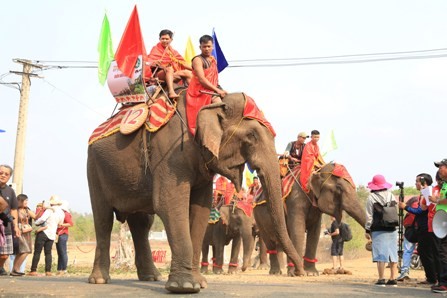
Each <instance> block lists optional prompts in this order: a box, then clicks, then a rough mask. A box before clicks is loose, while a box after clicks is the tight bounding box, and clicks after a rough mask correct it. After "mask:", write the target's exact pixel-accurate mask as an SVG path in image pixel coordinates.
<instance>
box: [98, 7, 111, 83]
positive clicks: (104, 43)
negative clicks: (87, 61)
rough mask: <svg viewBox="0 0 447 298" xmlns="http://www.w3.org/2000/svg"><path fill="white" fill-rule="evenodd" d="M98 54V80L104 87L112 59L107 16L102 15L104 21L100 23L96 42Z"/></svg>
mask: <svg viewBox="0 0 447 298" xmlns="http://www.w3.org/2000/svg"><path fill="white" fill-rule="evenodd" d="M98 53H99V61H98V78H99V82H100V83H101V85H104V83H105V81H106V79H107V73H108V72H109V67H110V63H111V62H112V61H113V59H114V53H113V46H112V34H111V33H110V25H109V20H108V19H107V14H105V15H104V20H103V21H102V28H101V35H100V36H99V42H98Z"/></svg>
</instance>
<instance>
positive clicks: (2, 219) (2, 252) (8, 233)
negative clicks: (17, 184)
mask: <svg viewBox="0 0 447 298" xmlns="http://www.w3.org/2000/svg"><path fill="white" fill-rule="evenodd" d="M12 173H13V170H12V168H11V167H10V166H8V165H0V196H1V197H2V198H3V199H4V200H6V201H7V202H8V207H7V208H6V209H5V210H4V211H3V212H2V213H1V214H0V224H3V225H4V226H5V227H4V230H3V231H4V234H2V229H0V237H3V238H4V244H3V245H0V275H7V273H6V270H5V269H4V265H5V262H6V260H7V259H8V258H9V255H12V254H13V241H12V239H13V235H12V234H13V226H15V227H17V226H18V216H17V208H18V202H17V198H16V194H15V192H14V190H13V189H12V188H11V187H10V186H9V185H7V183H8V181H9V179H10V178H11V175H12ZM14 236H15V237H20V231H19V229H15V230H14Z"/></svg>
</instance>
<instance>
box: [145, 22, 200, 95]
mask: <svg viewBox="0 0 447 298" xmlns="http://www.w3.org/2000/svg"><path fill="white" fill-rule="evenodd" d="M172 35H173V33H172V31H171V30H167V29H164V30H161V31H160V34H159V38H160V42H159V43H157V44H156V45H155V46H154V47H153V48H152V50H151V52H150V53H149V55H148V56H147V60H148V61H147V62H148V63H149V65H150V68H151V70H152V71H153V72H154V73H155V76H157V78H159V79H160V80H164V81H166V85H167V86H168V96H169V98H177V97H178V94H177V93H175V91H174V81H179V80H181V79H183V80H184V81H186V83H187V84H189V81H190V80H191V76H192V75H191V71H192V68H191V66H189V64H188V63H187V62H186V61H185V58H183V57H182V55H180V54H179V52H177V51H176V50H174V49H173V48H172V47H171V42H172Z"/></svg>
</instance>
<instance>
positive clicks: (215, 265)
mask: <svg viewBox="0 0 447 298" xmlns="http://www.w3.org/2000/svg"><path fill="white" fill-rule="evenodd" d="M213 267H216V268H222V267H223V265H217V264H213Z"/></svg>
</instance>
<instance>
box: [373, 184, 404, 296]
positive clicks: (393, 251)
mask: <svg viewBox="0 0 447 298" xmlns="http://www.w3.org/2000/svg"><path fill="white" fill-rule="evenodd" d="M391 187H392V185H391V184H390V183H388V182H387V181H386V179H385V177H384V176H383V175H375V176H374V177H373V179H372V181H371V182H369V183H368V188H369V189H370V190H371V193H370V194H369V196H368V199H367V201H366V224H365V230H366V233H365V237H366V239H367V240H372V257H373V262H375V263H377V271H378V274H379V279H378V280H377V282H376V283H375V285H376V286H379V287H385V286H392V287H396V286H397V281H396V277H397V260H398V258H397V230H396V226H397V225H398V224H399V218H398V215H397V207H396V205H397V202H396V199H395V197H394V195H393V194H392V193H391V191H390V188H391ZM387 263H389V264H390V271H391V272H390V279H389V280H388V281H387V282H385V278H384V275H385V266H386V264H387Z"/></svg>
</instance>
